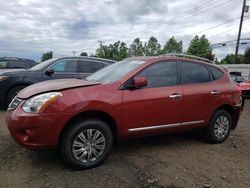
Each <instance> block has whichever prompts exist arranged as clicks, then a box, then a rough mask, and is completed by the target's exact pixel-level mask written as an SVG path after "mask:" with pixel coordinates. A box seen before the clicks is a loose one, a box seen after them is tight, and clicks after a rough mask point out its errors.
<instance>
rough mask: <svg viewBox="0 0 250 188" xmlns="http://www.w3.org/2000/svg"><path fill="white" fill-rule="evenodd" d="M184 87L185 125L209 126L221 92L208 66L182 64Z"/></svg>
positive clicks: (190, 63) (192, 63)
mask: <svg viewBox="0 0 250 188" xmlns="http://www.w3.org/2000/svg"><path fill="white" fill-rule="evenodd" d="M181 80H182V85H183V109H184V110H183V117H182V122H183V125H204V124H207V123H208V121H209V118H210V116H211V114H212V113H213V111H214V110H215V109H216V107H217V104H216V98H218V97H219V95H220V91H219V90H217V89H216V88H217V87H216V84H215V83H214V82H213V78H212V75H211V74H210V71H209V70H208V69H207V66H205V64H202V63H196V62H189V61H187V62H182V63H181Z"/></svg>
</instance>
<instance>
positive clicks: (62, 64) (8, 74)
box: [0, 57, 114, 104]
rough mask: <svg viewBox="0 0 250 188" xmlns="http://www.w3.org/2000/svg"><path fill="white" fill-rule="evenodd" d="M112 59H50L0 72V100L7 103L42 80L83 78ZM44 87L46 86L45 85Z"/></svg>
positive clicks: (110, 62)
mask: <svg viewBox="0 0 250 188" xmlns="http://www.w3.org/2000/svg"><path fill="white" fill-rule="evenodd" d="M112 63H114V61H111V60H107V59H100V58H91V57H63V58H57V59H50V60H48V61H45V62H42V63H40V64H38V65H36V66H34V67H32V68H31V69H28V70H17V69H15V70H6V71H2V72H0V102H1V103H5V104H9V103H10V102H11V100H12V99H13V97H14V96H15V95H16V94H17V92H18V91H20V90H22V89H23V88H25V87H27V86H29V85H31V84H34V83H37V82H41V81H44V80H51V79H61V78H85V77H86V76H89V75H90V74H92V73H94V72H96V71H97V70H99V69H101V68H103V67H105V66H107V65H110V64H112ZM45 87H46V86H45Z"/></svg>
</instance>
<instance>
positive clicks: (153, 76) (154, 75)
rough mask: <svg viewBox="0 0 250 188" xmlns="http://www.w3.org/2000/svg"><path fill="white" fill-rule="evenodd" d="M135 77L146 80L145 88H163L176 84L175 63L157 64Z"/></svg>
mask: <svg viewBox="0 0 250 188" xmlns="http://www.w3.org/2000/svg"><path fill="white" fill-rule="evenodd" d="M137 76H144V77H146V78H147V79H148V85H147V87H148V88H150V87H164V86H173V85H176V84H177V67H176V62H159V63H155V64H153V65H150V66H149V67H147V68H145V69H144V70H143V71H141V72H140V73H139V74H138V75H137Z"/></svg>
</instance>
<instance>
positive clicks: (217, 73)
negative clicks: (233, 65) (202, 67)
mask: <svg viewBox="0 0 250 188" xmlns="http://www.w3.org/2000/svg"><path fill="white" fill-rule="evenodd" d="M208 67H209V69H210V71H211V72H212V74H213V76H214V79H215V80H218V79H219V78H220V77H222V76H223V72H222V71H221V70H219V69H218V68H216V67H212V66H208Z"/></svg>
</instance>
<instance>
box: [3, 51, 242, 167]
mask: <svg viewBox="0 0 250 188" xmlns="http://www.w3.org/2000/svg"><path fill="white" fill-rule="evenodd" d="M197 59H198V58H197ZM45 86H46V87H45ZM241 103H242V99H241V91H240V89H239V88H238V87H237V85H236V84H234V83H233V81H232V80H231V79H230V76H229V74H228V73H227V71H226V70H225V69H223V68H220V67H217V66H215V65H212V64H210V63H206V62H204V61H201V60H196V59H190V58H186V57H185V56H184V57H182V56H180V57H179V56H177V55H175V56H169V57H168V56H166V57H139V58H128V59H125V60H123V61H121V62H118V63H115V64H113V65H110V66H108V67H106V68H104V69H102V70H100V71H98V72H96V73H94V74H92V75H91V76H89V77H87V78H86V79H64V80H61V81H59V80H52V81H46V82H41V83H37V84H34V85H32V86H29V87H27V88H25V89H24V90H22V91H21V92H19V93H18V95H17V97H16V98H15V99H14V100H13V101H12V103H11V104H10V106H9V109H8V112H7V124H8V128H9V131H10V133H11V135H12V136H13V138H14V139H15V140H16V141H17V142H18V143H19V144H21V145H22V146H23V147H26V148H29V149H53V148H59V149H60V152H61V156H62V159H63V161H64V162H65V163H66V164H68V165H69V166H70V167H72V168H75V169H88V168H93V167H95V166H97V165H99V164H100V163H102V162H103V161H104V160H105V159H106V158H107V156H108V154H109V152H110V151H111V148H112V146H113V144H114V142H116V141H117V140H118V139H127V138H132V137H136V136H148V135H157V134H162V133H168V132H176V131H186V130H191V129H202V130H203V133H204V135H205V137H206V138H207V140H208V141H210V142H211V143H221V142H223V141H224V140H225V139H226V138H227V137H228V135H229V133H230V131H231V130H233V129H235V128H236V126H237V122H238V119H239V115H240V111H241V110H240V109H241Z"/></svg>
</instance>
